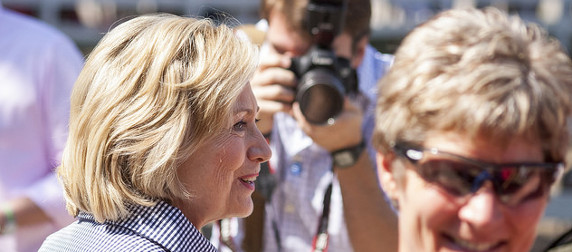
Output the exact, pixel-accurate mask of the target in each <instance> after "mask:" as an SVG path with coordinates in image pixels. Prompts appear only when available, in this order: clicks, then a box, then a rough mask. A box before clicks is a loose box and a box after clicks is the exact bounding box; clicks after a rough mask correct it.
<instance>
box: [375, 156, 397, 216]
mask: <svg viewBox="0 0 572 252" xmlns="http://www.w3.org/2000/svg"><path fill="white" fill-rule="evenodd" d="M394 159H395V155H394V154H393V153H391V152H390V153H385V154H384V153H381V152H379V151H378V152H377V154H376V162H377V176H378V179H379V182H380V183H381V187H382V188H383V191H385V193H386V194H387V196H388V197H389V199H390V200H391V202H393V204H396V203H397V199H398V182H397V178H396V177H395V174H394V173H393V166H392V164H393V161H394ZM395 207H397V205H396V206H395Z"/></svg>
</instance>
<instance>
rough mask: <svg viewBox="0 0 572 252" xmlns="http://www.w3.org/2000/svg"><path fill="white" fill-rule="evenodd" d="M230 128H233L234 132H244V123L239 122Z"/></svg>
mask: <svg viewBox="0 0 572 252" xmlns="http://www.w3.org/2000/svg"><path fill="white" fill-rule="evenodd" d="M232 128H233V130H235V131H243V130H246V122H245V121H242V120H241V121H240V122H237V123H236V124H234V125H233V126H232Z"/></svg>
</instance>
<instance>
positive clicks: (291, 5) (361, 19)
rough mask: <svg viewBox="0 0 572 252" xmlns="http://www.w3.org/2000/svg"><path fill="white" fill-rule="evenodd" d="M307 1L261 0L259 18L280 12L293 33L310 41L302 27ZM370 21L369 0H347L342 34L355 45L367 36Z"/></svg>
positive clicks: (308, 35)
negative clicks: (349, 38)
mask: <svg viewBox="0 0 572 252" xmlns="http://www.w3.org/2000/svg"><path fill="white" fill-rule="evenodd" d="M309 1H311V0H262V1H261V7H260V12H261V16H262V18H265V19H266V20H268V19H269V16H270V13H271V12H272V11H273V10H274V11H278V12H281V13H283V14H284V16H285V17H286V19H287V22H288V23H289V24H290V25H291V27H292V28H293V29H294V30H295V31H297V32H298V33H299V34H300V35H302V36H303V37H304V38H307V39H310V34H309V33H308V32H307V31H306V28H305V27H304V18H305V17H304V16H305V14H306V6H307V5H308V3H309ZM370 19H371V2H370V0H349V1H348V9H347V12H346V17H345V22H344V29H343V32H345V33H347V34H349V35H351V37H352V40H353V41H354V43H355V42H357V41H358V40H360V39H361V38H363V37H364V36H366V35H369V33H370V27H369V22H370Z"/></svg>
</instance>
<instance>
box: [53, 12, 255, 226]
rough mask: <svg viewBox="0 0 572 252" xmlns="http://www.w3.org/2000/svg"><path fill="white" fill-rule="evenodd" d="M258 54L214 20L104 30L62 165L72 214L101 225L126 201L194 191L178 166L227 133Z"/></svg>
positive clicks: (77, 101)
mask: <svg viewBox="0 0 572 252" xmlns="http://www.w3.org/2000/svg"><path fill="white" fill-rule="evenodd" d="M257 55H258V51H257V48H256V46H254V45H252V44H251V43H250V42H248V41H245V40H241V39H240V38H238V37H237V36H235V34H234V32H233V29H232V28H230V27H229V26H227V25H215V24H214V23H213V22H212V21H210V20H208V19H194V18H187V17H179V16H175V15H170V14H155V15H149V16H140V17H136V18H133V19H131V20H129V21H126V22H124V23H122V24H120V25H118V26H117V27H116V28H114V29H112V30H111V31H110V32H109V33H107V34H106V35H105V36H104V37H103V39H102V40H101V41H100V42H99V43H98V45H97V46H96V47H95V48H94V50H93V52H92V53H91V54H90V55H89V57H88V59H87V61H86V63H85V66H84V68H83V70H82V72H81V73H80V76H79V78H78V80H77V82H76V84H75V87H74V90H73V93H72V98H71V115H70V132H69V139H68V142H67V145H66V148H65V150H64V154H63V161H62V164H61V166H60V167H58V175H59V178H60V180H61V182H62V184H63V186H64V189H65V196H66V200H67V208H68V211H69V212H70V213H71V214H72V215H74V216H76V215H77V214H78V213H79V211H85V212H88V213H91V214H93V215H94V216H95V219H96V220H97V221H99V222H103V221H105V220H117V219H120V218H122V217H126V216H127V215H128V214H129V213H128V210H127V206H128V205H129V204H138V205H145V206H150V205H153V204H154V203H156V202H157V201H158V200H165V201H167V202H170V201H172V200H174V199H176V198H186V197H192V195H190V193H189V192H187V191H186V190H185V189H184V187H183V186H182V184H181V182H180V181H179V179H178V178H177V176H176V174H177V172H176V170H177V168H178V166H179V165H180V164H181V163H182V162H183V161H184V160H185V159H186V158H187V157H189V156H190V155H191V154H192V153H193V152H195V151H200V150H197V149H196V147H197V146H198V145H199V144H200V143H202V142H203V141H205V140H206V139H209V138H211V137H215V136H216V135H217V134H220V132H222V131H223V130H230V124H231V122H230V121H229V116H230V113H231V111H232V105H233V103H234V102H235V100H236V99H237V97H238V96H239V94H240V92H241V90H242V89H243V87H245V86H246V85H247V83H248V81H249V80H250V78H251V77H252V75H253V74H254V71H255V69H256V67H257V62H258V58H257V57H258V56H257Z"/></svg>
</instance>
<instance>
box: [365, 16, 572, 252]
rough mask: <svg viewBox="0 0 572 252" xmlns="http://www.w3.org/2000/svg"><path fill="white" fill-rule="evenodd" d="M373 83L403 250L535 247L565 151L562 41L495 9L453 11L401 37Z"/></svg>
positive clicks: (380, 145) (567, 111)
mask: <svg viewBox="0 0 572 252" xmlns="http://www.w3.org/2000/svg"><path fill="white" fill-rule="evenodd" d="M378 85H379V88H380V94H379V98H378V102H377V108H376V126H375V130H374V138H373V144H374V145H375V147H376V148H377V150H378V153H377V167H378V174H379V180H380V181H381V182H382V183H381V184H382V186H383V188H384V190H385V192H387V194H388V195H389V197H390V198H391V199H392V201H393V202H394V203H395V206H396V207H397V208H398V209H399V217H398V219H399V251H400V252H406V251H407V252H414V251H510V252H522V251H529V250H530V248H531V247H532V245H533V243H534V241H535V238H536V227H537V224H538V222H539V221H540V219H541V218H542V216H543V213H544V210H545V208H546V205H547V203H548V201H549V197H550V187H551V185H552V184H553V183H554V182H555V180H557V179H558V177H559V175H560V174H561V173H562V170H563V167H564V166H565V151H566V149H567V147H568V145H569V134H570V132H569V128H568V126H567V118H568V117H569V116H570V115H571V112H572V103H571V102H572V100H571V98H572V62H571V60H570V58H569V57H568V55H567V54H566V53H565V52H564V51H563V49H562V47H561V45H560V43H559V42H558V41H557V40H555V39H553V38H550V37H549V36H548V35H547V32H546V31H544V30H543V29H541V28H540V27H539V26H538V25H536V24H533V23H525V22H524V21H522V20H521V19H520V18H519V17H518V16H509V15H508V14H507V13H504V12H502V11H500V10H498V9H495V8H486V9H482V10H479V9H454V10H448V11H444V12H442V13H440V14H438V15H436V16H435V17H433V18H431V19H429V20H428V21H427V22H425V23H423V24H421V25H419V26H418V27H416V28H414V29H413V30H412V31H411V32H410V33H409V34H408V35H407V36H406V37H405V39H404V40H403V42H402V44H401V45H400V46H399V48H398V50H397V52H396V54H395V62H394V64H393V66H392V68H391V69H390V71H389V72H388V73H387V75H386V76H385V77H384V78H383V79H382V80H381V81H380V82H379V84H378Z"/></svg>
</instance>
